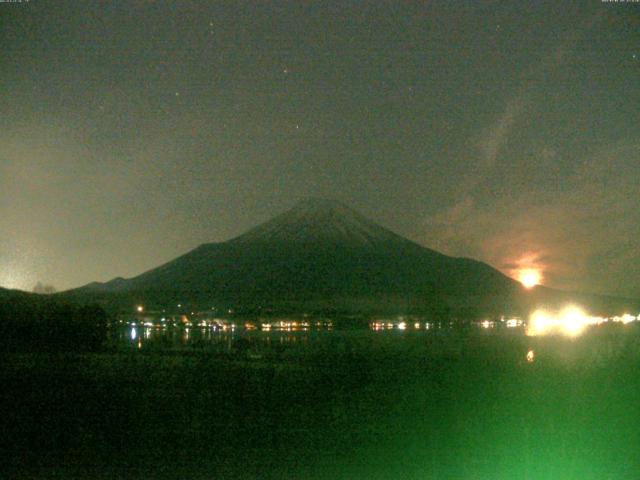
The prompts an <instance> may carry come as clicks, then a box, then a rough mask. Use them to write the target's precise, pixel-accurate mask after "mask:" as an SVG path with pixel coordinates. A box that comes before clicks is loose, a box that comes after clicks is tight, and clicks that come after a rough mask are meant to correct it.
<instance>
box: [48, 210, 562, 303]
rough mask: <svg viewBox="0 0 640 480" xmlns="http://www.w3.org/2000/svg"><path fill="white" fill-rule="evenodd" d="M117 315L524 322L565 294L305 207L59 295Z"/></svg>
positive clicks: (337, 213) (345, 215)
mask: <svg viewBox="0 0 640 480" xmlns="http://www.w3.org/2000/svg"><path fill="white" fill-rule="evenodd" d="M60 295H62V296H65V297H67V298H68V299H70V300H74V301H81V302H98V303H101V304H103V305H105V306H106V307H109V308H111V309H113V308H116V307H117V308H120V309H130V308H132V306H133V305H135V304H137V303H143V304H145V305H147V306H152V307H155V308H171V307H175V306H176V305H177V304H178V303H180V304H187V305H190V307H191V308H197V309H204V308H206V309H210V308H211V307H212V306H215V307H216V308H224V309H227V308H233V309H234V310H235V311H246V312H260V311H262V312H264V311H273V312H287V313H296V312H297V313H302V312H319V311H322V312H370V313H373V312H375V313H382V312H394V313H409V312H416V313H422V314H428V315H436V316H440V315H449V314H452V313H459V314H461V315H465V316H479V315H488V314H494V315H500V314H508V313H513V314H524V313H526V310H527V309H528V308H529V306H530V305H531V304H532V303H533V302H536V301H538V300H540V298H544V299H546V300H557V299H558V298H563V295H564V294H563V292H557V291H554V290H551V289H547V288H545V287H537V288H535V289H534V292H530V291H526V290H525V289H524V288H523V287H522V285H521V284H520V283H519V282H516V281H515V280H513V279H511V278H509V277H507V276H505V275H504V274H502V273H501V272H499V271H498V270H496V269H494V268H492V267H490V266H489V265H487V264H485V263H482V262H479V261H476V260H472V259H468V258H455V257H450V256H447V255H443V254H441V253H438V252H436V251H434V250H431V249H428V248H425V247H423V246H421V245H419V244H417V243H415V242H412V241H410V240H408V239H406V238H403V237H401V236H400V235H397V234H395V233H393V232H392V231H390V230H388V229H386V228H384V227H382V226H380V225H378V224H376V223H375V222H373V221H371V220H369V219H367V218H365V217H364V216H362V215H361V214H359V213H358V212H356V211H354V210H352V209H351V208H349V207H347V206H346V205H344V204H342V203H339V202H335V201H331V200H324V199H309V200H304V201H302V202H300V203H298V204H296V205H295V206H294V207H293V208H292V209H291V210H289V211H287V212H285V213H283V214H281V215H279V216H276V217H275V218H273V219H271V220H269V221H267V222H266V223H264V224H261V225H259V226H257V227H255V228H253V229H251V230H249V231H247V232H246V233H244V234H242V235H240V236H238V237H236V238H233V239H231V240H228V241H226V242H221V243H208V244H204V245H201V246H199V247H197V248H195V249H194V250H192V251H190V252H188V253H186V254H185V255H182V256H181V257H178V258H176V259H175V260H172V261H170V262H168V263H166V264H164V265H161V266H159V267H157V268H154V269H152V270H149V271H147V272H145V273H142V274H141V275H138V276H136V277H133V278H130V279H123V278H116V279H114V280H111V281H110V282H106V283H92V284H89V285H86V286H84V287H81V288H79V289H75V290H70V291H67V292H63V293H62V294H60Z"/></svg>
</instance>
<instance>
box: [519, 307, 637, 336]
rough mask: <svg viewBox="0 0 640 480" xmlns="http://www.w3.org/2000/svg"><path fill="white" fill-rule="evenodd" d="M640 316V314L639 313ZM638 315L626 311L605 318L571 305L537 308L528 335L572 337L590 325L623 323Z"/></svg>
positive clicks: (529, 325) (530, 322)
mask: <svg viewBox="0 0 640 480" xmlns="http://www.w3.org/2000/svg"><path fill="white" fill-rule="evenodd" d="M639 317H640V315H639ZM636 319H637V317H634V316H633V315H629V314H628V313H625V314H624V315H622V316H620V317H617V316H616V317H612V318H604V317H592V316H590V315H587V314H586V313H585V311H584V310H583V309H581V308H580V307H577V306H575V305H570V306H567V307H565V308H564V309H562V310H561V311H560V312H549V311H547V310H536V311H535V312H533V313H532V314H531V316H530V317H529V322H528V323H527V330H526V332H527V335H529V336H539V335H550V334H564V335H567V336H570V337H575V336H578V335H580V334H581V333H582V332H583V331H584V329H585V328H586V327H588V326H590V325H600V324H602V323H606V322H609V321H612V322H619V323H623V324H625V325H626V324H627V323H631V322H633V321H635V320H636Z"/></svg>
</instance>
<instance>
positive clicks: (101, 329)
mask: <svg viewBox="0 0 640 480" xmlns="http://www.w3.org/2000/svg"><path fill="white" fill-rule="evenodd" d="M106 335H107V315H106V313H105V311H104V310H103V309H102V308H100V307H99V306H77V305H73V304H69V303H64V302H59V301H56V300H52V299H50V298H47V297H41V296H37V295H10V296H7V297H4V298H0V350H2V351H13V352H19V351H55V352H65V351H95V350H98V349H100V348H101V347H102V346H103V345H104V342H105V340H106Z"/></svg>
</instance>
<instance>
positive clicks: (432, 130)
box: [0, 0, 640, 298]
mask: <svg viewBox="0 0 640 480" xmlns="http://www.w3.org/2000/svg"><path fill="white" fill-rule="evenodd" d="M303 3H305V5H304V6H303ZM417 3H422V2H412V3H411V4H410V3H407V4H400V2H395V1H393V2H367V5H366V6H365V4H364V2H347V1H340V2H335V3H329V2H317V3H313V2H288V3H283V2H235V1H234V2H218V1H215V2H204V1H202V2H180V1H175V2H173V1H172V2H152V1H135V0H129V1H112V2H78V1H68V2H64V1H58V0H56V1H54V0H31V1H29V2H26V1H23V2H22V3H7V2H3V3H0V45H1V49H0V232H1V235H0V286H4V287H11V288H21V289H26V290H31V289H32V288H33V286H34V285H35V284H36V282H43V283H46V284H52V285H54V286H55V287H56V288H57V289H58V290H62V289H66V288H71V287H76V286H80V285H82V284H85V283H88V282H90V281H94V280H99V281H106V280H109V279H111V278H113V277H115V276H124V277H128V276H133V275H136V274H138V273H141V272H143V271H144V270H147V269H149V268H152V267H155V266H157V265H159V264H161V263H163V262H165V261H168V260H170V259H172V258H174V257H176V256H178V255H180V254H182V253H185V252H186V251H188V250H190V249H192V248H194V247H196V246H197V245H199V244H201V243H206V242H214V241H224V240H227V239H229V238H231V237H233V236H235V235H238V234H240V233H242V232H243V231H245V230H246V229H248V228H249V227H252V226H254V225H256V224H258V223H260V222H262V221H265V220H267V219H269V218H270V217H272V216H273V215H275V214H278V213H280V212H282V211H284V210H286V209H288V208H290V207H291V206H292V205H293V204H295V202H297V201H298V200H300V199H302V198H305V197H308V196H320V197H326V198H333V199H336V200H340V201H342V202H344V203H346V204H348V205H350V206H352V207H353V208H355V209H356V210H358V211H360V212H361V213H363V214H364V215H366V216H368V217H370V218H371V219H373V220H374V221H377V222H379V223H381V224H382V225H384V226H386V227H388V228H390V229H392V230H394V231H396V232H397V233H399V234H401V235H404V236H406V237H408V238H410V239H412V240H414V241H416V242H418V243H420V244H422V245H424V246H427V247H431V248H434V249H436V250H439V251H442V252H443V253H447V254H451V255H456V256H468V257H473V258H476V259H479V260H483V261H486V262H488V263H489V264H491V265H493V266H494V267H496V268H499V269H500V270H501V271H503V272H505V273H507V274H513V275H515V272H516V271H517V270H518V269H519V268H527V267H531V268H536V269H539V270H540V271H542V273H543V282H542V283H544V284H546V285H549V286H552V287H558V288H564V289H571V290H582V291H586V292H599V293H610V294H615V295H623V296H631V297H636V298H638V297H640V267H639V265H640V208H639V207H640V201H639V200H640V134H639V126H640V3H606V2H601V1H600V0H598V1H594V0H591V1H582V2H578V3H570V2H566V1H562V2H558V1H554V2H523V1H516V2H499V3H498V2H461V1H456V2H433V3H429V4H426V5H420V6H418V5H416V4H417Z"/></svg>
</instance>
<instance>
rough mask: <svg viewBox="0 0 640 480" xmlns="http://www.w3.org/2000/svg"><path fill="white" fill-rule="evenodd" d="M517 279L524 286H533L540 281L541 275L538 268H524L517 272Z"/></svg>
mask: <svg viewBox="0 0 640 480" xmlns="http://www.w3.org/2000/svg"><path fill="white" fill-rule="evenodd" d="M518 280H519V281H520V283H522V285H523V286H524V288H533V287H535V286H536V285H539V284H540V282H541V281H542V275H541V274H540V271H539V270H536V269H533V268H526V269H523V270H520V271H519V272H518Z"/></svg>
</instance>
